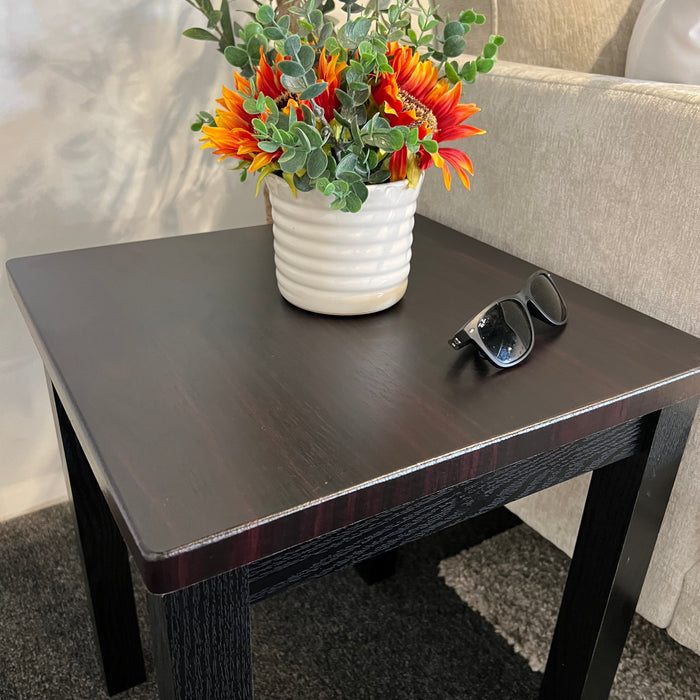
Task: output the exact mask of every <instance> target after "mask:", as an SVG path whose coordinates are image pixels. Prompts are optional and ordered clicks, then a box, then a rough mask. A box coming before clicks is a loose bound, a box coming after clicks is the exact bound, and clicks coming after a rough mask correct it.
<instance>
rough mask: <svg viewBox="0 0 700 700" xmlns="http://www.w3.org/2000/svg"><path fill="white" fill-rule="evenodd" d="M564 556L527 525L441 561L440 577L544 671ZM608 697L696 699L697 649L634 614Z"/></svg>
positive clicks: (699, 685) (699, 679)
mask: <svg viewBox="0 0 700 700" xmlns="http://www.w3.org/2000/svg"><path fill="white" fill-rule="evenodd" d="M568 565H569V559H568V557H567V556H566V555H565V554H563V553H562V552H561V551H559V550H558V549H557V548H556V547H555V546H554V545H552V544H551V543H550V542H548V541H547V540H545V539H543V538H542V537H540V536H539V535H538V534H537V533H536V532H535V531H534V530H532V529H530V528H529V527H527V526H526V525H520V526H518V527H516V528H513V529H511V530H508V532H504V533H502V534H499V535H496V536H494V537H492V538H491V539H489V540H486V541H485V542H482V543H481V544H479V545H477V546H475V547H471V548H470V549H467V550H465V551H463V552H461V553H459V554H457V555H455V556H454V557H451V558H448V559H445V560H444V561H442V562H441V564H440V575H441V576H442V577H443V578H444V580H445V583H446V584H447V585H449V586H450V587H451V588H453V589H454V590H455V591H456V592H457V594H458V595H459V596H460V598H462V600H464V602H465V603H466V604H467V605H469V606H470V607H471V608H472V609H473V610H476V611H477V612H479V613H480V614H481V615H483V616H484V618H485V619H486V620H488V621H489V622H490V623H491V624H492V625H493V626H494V628H495V629H496V631H497V632H498V633H499V634H500V635H502V636H503V637H504V638H505V639H507V640H508V642H509V643H510V644H512V645H513V647H514V649H515V650H516V651H517V652H518V653H519V654H521V655H522V656H524V657H525V658H526V659H527V660H528V663H529V664H530V667H531V668H532V669H533V670H535V671H542V670H543V669H544V666H545V664H546V661H547V651H548V649H549V644H550V642H551V639H552V634H553V632H554V625H555V623H556V617H557V610H558V606H559V601H560V599H561V593H562V591H563V590H564V584H565V582H566V572H567V569H568ZM611 697H613V698H615V699H617V700H671V699H672V700H686V699H687V700H697V699H698V698H700V656H697V655H696V654H694V653H693V652H692V651H690V650H689V649H686V648H685V647H682V646H681V645H679V644H677V643H676V642H674V641H673V639H671V637H669V636H668V635H667V634H666V633H665V632H664V631H663V630H660V629H659V628H658V627H655V626H654V625H652V624H651V623H649V622H647V621H646V620H644V618H642V617H640V616H639V615H635V617H634V621H633V623H632V628H631V629H630V634H629V637H628V639H627V644H626V647H625V650H624V652H623V654H622V658H621V659H620V665H619V667H618V671H617V675H616V676H615V682H614V684H613V689H612V695H611Z"/></svg>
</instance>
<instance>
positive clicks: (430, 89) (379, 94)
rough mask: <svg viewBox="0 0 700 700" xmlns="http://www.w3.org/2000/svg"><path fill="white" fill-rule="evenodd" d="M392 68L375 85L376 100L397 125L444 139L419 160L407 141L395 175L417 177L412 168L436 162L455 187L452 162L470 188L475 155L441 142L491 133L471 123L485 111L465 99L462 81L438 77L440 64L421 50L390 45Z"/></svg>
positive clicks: (394, 163) (395, 159)
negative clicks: (464, 102)
mask: <svg viewBox="0 0 700 700" xmlns="http://www.w3.org/2000/svg"><path fill="white" fill-rule="evenodd" d="M387 56H388V57H389V63H390V65H391V67H392V68H393V70H394V72H393V74H392V73H382V74H381V75H380V76H379V77H378V80H377V83H376V85H375V86H374V88H373V90H372V96H373V97H374V100H375V102H376V103H377V105H378V106H379V108H380V109H381V111H382V112H383V114H384V116H385V117H386V118H387V120H388V121H389V123H390V124H391V125H392V126H400V125H405V126H416V127H418V136H419V138H421V139H423V138H425V136H427V135H428V134H431V135H432V138H433V140H434V141H437V142H438V144H439V145H438V150H437V152H436V153H434V154H432V155H431V154H429V153H428V152H427V151H426V150H425V149H424V148H423V147H421V148H420V150H419V151H418V154H417V155H418V158H417V162H416V161H414V159H413V158H411V157H410V156H411V155H412V154H409V153H408V150H407V149H406V147H405V146H404V147H403V148H402V149H401V150H399V151H396V152H395V153H394V154H392V156H391V159H390V164H389V168H390V171H391V179H392V180H402V179H404V178H405V177H407V175H408V176H409V178H410V179H413V178H412V175H413V176H417V173H411V168H415V167H416V166H417V167H419V168H420V169H421V170H425V169H427V168H429V167H430V166H431V165H433V164H434V165H436V166H437V167H439V168H441V169H442V174H443V178H444V180H445V186H446V187H447V189H448V190H449V189H450V185H451V183H452V174H451V172H450V169H449V167H448V165H451V166H452V167H453V168H454V170H455V172H456V173H457V175H458V176H459V178H460V180H461V181H462V183H463V184H464V186H465V187H466V188H467V189H469V177H468V175H473V174H474V170H473V167H472V162H471V160H470V159H469V157H468V156H467V155H466V154H465V153H463V152H462V151H460V150H459V149H457V148H448V147H446V146H442V145H441V144H442V143H444V142H446V141H454V140H456V139H462V138H466V137H467V136H473V135H475V134H483V133H485V132H484V131H483V130H482V129H478V128H476V127H474V126H471V125H470V124H464V123H463V122H464V121H466V120H467V119H468V118H469V117H471V115H472V114H475V113H476V112H478V111H479V108H478V107H477V106H476V105H473V104H460V102H459V100H460V97H461V95H462V86H461V83H457V84H456V85H455V86H454V87H450V84H449V83H448V82H447V80H445V79H444V78H443V79H439V78H438V69H437V67H436V66H435V65H433V64H432V63H431V62H430V61H428V60H422V57H421V56H420V55H419V54H417V53H415V52H414V51H413V50H412V49H411V48H410V47H408V46H402V47H400V46H399V45H398V44H396V43H391V44H389V49H388V52H387Z"/></svg>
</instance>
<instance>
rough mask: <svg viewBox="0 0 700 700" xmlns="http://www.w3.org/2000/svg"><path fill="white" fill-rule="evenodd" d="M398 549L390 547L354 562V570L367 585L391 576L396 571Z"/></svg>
mask: <svg viewBox="0 0 700 700" xmlns="http://www.w3.org/2000/svg"><path fill="white" fill-rule="evenodd" d="M398 560H399V550H398V549H390V550H389V551H388V552H382V553H381V554H377V555H375V556H373V557H370V558H369V559H365V560H364V561H361V562H359V563H358V564H355V570H356V571H357V573H358V574H360V576H361V577H362V580H363V581H364V582H365V583H366V584H367V585H369V586H373V585H374V584H375V583H380V582H381V581H384V580H386V579H388V578H391V577H392V576H393V575H394V574H395V573H396V566H397V562H398Z"/></svg>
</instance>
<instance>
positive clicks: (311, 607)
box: [0, 505, 700, 700]
mask: <svg viewBox="0 0 700 700" xmlns="http://www.w3.org/2000/svg"><path fill="white" fill-rule="evenodd" d="M518 523H519V521H518V520H517V519H516V518H515V517H514V516H512V515H510V514H509V513H508V512H507V511H505V510H500V511H497V512H496V513H495V514H490V515H488V516H484V517H482V518H476V519H474V520H472V521H469V522H467V523H464V524H462V525H460V526H458V527H456V528H451V529H450V530H448V531H445V532H444V533H441V534H440V535H437V536H434V537H432V538H428V539H426V540H423V541H421V542H418V543H415V544H412V545H409V546H407V547H405V548H403V549H402V550H401V555H400V560H399V568H398V571H397V573H396V574H395V575H394V576H393V577H392V578H391V579H388V580H386V581H384V582H382V583H379V584H376V585H374V586H367V585H366V584H365V583H364V581H363V580H362V579H361V578H360V576H359V575H358V574H357V573H356V572H355V570H354V569H353V568H348V569H346V570H343V571H341V572H338V573H336V574H333V575H331V576H327V577H325V578H323V579H319V580H316V581H311V582H309V583H307V584H305V585H303V586H300V587H298V588H296V589H293V590H291V591H289V592H287V593H285V594H282V595H280V596H277V597H275V598H272V599H269V600H266V601H264V602H262V603H258V604H257V605H255V606H254V607H253V609H252V637H253V665H254V676H255V688H256V698H257V700H385V699H386V700H389V699H391V700H394V699H396V700H414V699H415V700H419V699H420V700H427V699H432V698H435V699H439V700H452V699H454V700H457V699H459V700H472V699H474V700H476V699H477V698H478V699H479V700H510V699H513V700H527V699H528V698H535V697H537V689H538V685H539V682H540V678H541V675H540V674H539V673H537V672H535V671H533V670H532V669H531V668H530V665H529V663H528V659H527V658H525V656H527V655H528V654H529V653H530V652H528V651H522V652H521V653H522V654H525V656H523V655H521V653H516V651H514V649H513V648H512V647H511V646H510V644H509V643H508V641H507V640H506V636H507V635H508V634H509V628H508V626H507V625H504V624H503V622H504V620H503V618H504V617H506V618H507V615H505V616H504V615H503V613H499V616H498V619H492V620H491V621H489V619H488V618H489V614H490V613H488V612H487V611H486V612H484V616H482V615H481V614H480V613H479V612H478V610H479V609H480V605H481V603H479V601H478V600H473V601H470V604H469V605H468V604H466V603H465V602H464V600H463V599H462V598H461V597H460V596H462V597H465V599H467V600H470V598H469V595H470V594H468V593H465V590H464V588H463V587H460V586H459V585H458V584H457V583H456V581H457V580H458V579H460V576H459V575H457V574H455V576H456V578H454V579H451V578H450V576H449V575H447V574H446V568H445V567H448V568H450V567H451V570H452V571H453V573H455V572H459V571H462V573H463V572H464V568H465V567H473V570H474V571H475V572H476V571H477V569H476V562H477V561H478V562H481V564H480V565H484V566H485V568H484V569H482V571H481V573H479V574H475V575H474V576H473V580H477V581H478V580H481V581H482V582H483V581H487V582H488V586H487V588H488V589H491V590H493V591H494V592H495V593H496V595H497V596H499V597H504V596H505V595H506V593H508V591H510V593H511V594H512V592H513V590H514V589H520V588H522V587H523V586H524V584H523V583H522V581H521V580H520V579H517V580H514V579H513V578H512V571H511V572H507V571H500V572H499V571H497V570H496V568H494V567H493V565H492V566H491V568H489V567H488V566H487V564H488V562H485V561H484V560H487V559H488V558H489V556H491V557H492V558H493V560H496V559H498V560H503V558H504V556H505V554H504V552H507V551H508V550H509V548H510V550H511V551H516V552H517V553H518V556H517V557H516V559H520V560H521V564H520V566H521V568H522V567H524V570H526V569H527V564H526V563H525V562H524V561H523V559H524V557H523V553H522V551H521V550H522V549H523V545H522V541H521V539H519V538H521V534H520V533H521V532H522V528H521V527H515V528H514V529H510V528H513V527H514V526H516V525H518ZM499 533H503V534H500V535H499ZM511 535H513V539H514V541H515V545H514V547H513V546H511V545H510V544H509V537H510V536H511ZM489 538H490V539H489ZM537 539H538V540H540V542H541V543H543V545H544V549H545V551H546V550H547V547H549V545H548V544H547V543H546V542H545V541H544V540H541V538H537ZM480 543H483V544H480ZM494 543H495V544H494ZM492 545H493V546H495V547H497V548H498V549H497V551H494V550H493V549H491V550H489V547H490V546H492ZM465 549H466V552H465V554H464V555H469V554H470V553H471V554H472V556H473V557H476V559H467V560H464V561H461V562H460V560H459V558H457V559H455V558H454V557H455V555H458V554H459V553H460V552H462V550H465ZM535 550H536V552H535V553H534V554H533V555H532V556H533V557H534V558H533V559H532V561H533V562H535V561H537V564H536V565H541V564H542V563H543V561H544V562H545V564H546V560H547V558H548V557H547V556H545V557H544V560H543V559H542V558H541V557H540V558H537V557H538V556H539V555H538V554H537V553H538V552H539V551H540V550H539V548H537V547H535ZM489 551H490V555H489ZM464 555H462V556H464ZM443 560H446V561H445V563H444V564H443V565H442V573H443V575H447V577H448V580H449V581H450V583H451V585H455V587H456V588H457V590H459V595H458V594H457V592H456V591H455V590H453V588H452V587H451V585H450V586H448V585H446V583H445V581H444V580H443V578H441V577H440V576H439V575H438V569H439V567H440V562H441V561H443ZM497 577H501V578H502V579H504V580H502V581H500V588H499V587H498V586H496V578H497ZM509 582H510V583H509ZM554 585H555V586H556V584H554ZM523 590H525V589H523ZM136 593H137V603H138V606H139V613H140V617H141V622H142V625H141V628H142V633H143V639H144V649H145V652H146V664H147V671H148V674H149V679H150V680H149V682H147V683H145V684H143V685H141V686H139V687H137V688H134V689H132V690H130V691H128V692H126V693H123V694H120V695H119V696H115V697H117V698H118V699H124V700H126V699H127V698H129V699H133V700H155V698H157V692H156V688H155V684H154V682H153V680H152V679H153V668H152V657H151V654H150V639H149V637H148V623H147V621H146V617H145V596H144V591H143V588H142V587H141V586H140V585H137V586H136ZM556 595H558V593H557V594H555V596H556ZM529 596H530V594H529V593H528V594H526V595H525V597H526V598H529ZM477 597H478V596H477ZM511 597H514V598H515V604H516V613H514V615H513V618H514V619H516V618H517V616H518V615H520V614H521V613H520V612H519V611H517V598H518V596H517V595H515V596H513V595H511ZM544 597H545V598H550V599H551V598H552V594H551V593H547V594H545V595H544ZM554 599H556V598H554ZM530 602H531V603H532V600H531V601H530ZM547 602H548V603H549V602H551V601H547ZM538 605H539V604H536V607H537V606H538ZM542 608H543V609H545V608H546V605H545V603H544V601H543V602H542ZM532 614H533V613H532V611H530V612H528V615H532ZM535 614H537V613H535ZM492 617H493V615H492ZM544 617H545V618H546V613H544ZM518 624H520V623H519V622H516V623H515V625H516V627H515V629H517V625H518ZM649 627H650V628H651V626H650V625H649ZM496 628H498V629H499V630H501V633H499V632H498V631H497V629H496ZM544 628H545V629H546V623H545V625H544ZM651 631H652V633H653V632H658V633H659V634H661V635H663V633H662V632H659V631H658V630H656V629H655V628H651ZM511 633H512V630H511ZM545 636H546V633H545ZM663 636H664V637H665V635H663ZM545 643H546V642H545ZM523 648H524V647H523ZM669 649H670V650H671V651H672V652H673V653H677V654H678V656H675V657H669V658H668V663H671V662H672V660H673V659H676V661H678V663H679V664H684V666H683V667H682V668H683V672H684V674H685V675H688V676H691V680H692V677H695V678H700V676H692V674H695V673H696V670H697V668H698V665H697V663H696V662H697V661H698V660H700V657H696V656H694V655H693V654H692V653H690V652H687V650H683V649H682V647H679V646H678V645H675V644H673V643H672V642H671V643H670V647H669ZM635 653H636V652H635ZM640 653H642V654H645V653H647V651H645V650H644V649H642V650H641V652H640ZM652 653H654V649H652ZM652 663H653V660H652ZM664 663H666V661H665V662H664ZM693 664H695V665H694V666H693ZM642 668H643V667H642ZM676 668H678V665H677V666H676ZM689 669H690V671H689ZM642 672H644V671H642ZM633 673H639V671H634V670H633ZM668 687H669V688H670V687H671V686H668ZM698 687H699V686H698V684H697V683H696V685H695V688H698ZM673 692H675V690H674V691H673ZM106 697H107V695H106V693H105V691H104V690H103V686H102V680H101V677H100V671H99V666H98V662H97V658H96V656H95V649H94V644H93V639H92V633H91V629H90V619H89V614H88V611H87V607H86V602H85V595H84V591H83V586H82V579H81V572H80V565H79V562H78V558H77V553H76V549H75V537H74V534H73V526H72V520H71V516H70V512H69V510H68V506H67V505H60V506H55V507H53V508H48V509H45V510H43V511H39V512H37V513H33V514H31V515H28V516H24V517H22V518H17V519H15V520H12V521H9V522H6V523H0V699H1V700H98V699H100V698H106ZM620 697H621V698H624V700H627V698H639V700H642V699H643V700H656V698H657V697H658V698H659V700H661V698H663V699H664V700H667V699H673V698H679V699H680V698H686V697H687V698H691V697H692V698H696V697H699V696H698V695H673V694H665V695H663V696H655V695H649V694H645V695H641V696H637V695H629V694H627V695H621V696H620Z"/></svg>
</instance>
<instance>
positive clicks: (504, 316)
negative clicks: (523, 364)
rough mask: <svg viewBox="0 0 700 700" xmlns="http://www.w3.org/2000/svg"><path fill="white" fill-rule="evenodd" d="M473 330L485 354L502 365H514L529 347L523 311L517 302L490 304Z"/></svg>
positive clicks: (526, 319)
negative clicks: (476, 331)
mask: <svg viewBox="0 0 700 700" xmlns="http://www.w3.org/2000/svg"><path fill="white" fill-rule="evenodd" d="M477 329H478V332H479V336H480V337H481V340H482V341H483V343H484V345H485V347H486V349H487V350H488V352H489V353H490V354H491V355H492V356H493V357H495V358H496V359H497V360H499V361H500V362H503V363H510V362H516V361H517V360H519V359H520V358H522V357H523V356H524V355H526V354H527V351H528V350H529V349H530V346H531V345H532V328H531V326H530V322H529V320H528V316H527V311H526V310H525V309H524V308H523V306H522V305H521V304H519V303H518V302H517V301H511V300H510V299H506V300H505V301H501V302H499V303H498V304H494V305H493V306H492V307H490V308H489V309H488V311H486V313H485V314H484V315H483V316H482V317H481V318H480V319H479V322H478V323H477Z"/></svg>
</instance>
